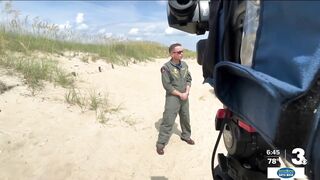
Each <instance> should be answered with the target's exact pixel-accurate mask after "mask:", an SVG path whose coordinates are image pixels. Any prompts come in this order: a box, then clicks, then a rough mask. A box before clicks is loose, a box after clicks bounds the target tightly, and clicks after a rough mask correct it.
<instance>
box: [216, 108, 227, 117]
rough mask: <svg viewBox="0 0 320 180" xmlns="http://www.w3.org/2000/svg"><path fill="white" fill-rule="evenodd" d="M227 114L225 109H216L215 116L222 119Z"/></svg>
mask: <svg viewBox="0 0 320 180" xmlns="http://www.w3.org/2000/svg"><path fill="white" fill-rule="evenodd" d="M226 115H227V112H226V110H225V109H218V111H217V114H216V118H218V119H224V118H225V117H226Z"/></svg>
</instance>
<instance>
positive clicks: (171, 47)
mask: <svg viewBox="0 0 320 180" xmlns="http://www.w3.org/2000/svg"><path fill="white" fill-rule="evenodd" d="M177 46H182V45H181V44H180V43H174V44H171V45H170V46H169V53H171V52H172V50H173V49H174V48H175V47H177Z"/></svg>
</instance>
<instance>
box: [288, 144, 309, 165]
mask: <svg viewBox="0 0 320 180" xmlns="http://www.w3.org/2000/svg"><path fill="white" fill-rule="evenodd" d="M292 154H296V155H297V158H292V159H291V161H292V163H293V164H295V165H306V164H307V159H306V158H305V157H304V154H305V153H304V150H303V149H301V148H294V149H293V150H292Z"/></svg>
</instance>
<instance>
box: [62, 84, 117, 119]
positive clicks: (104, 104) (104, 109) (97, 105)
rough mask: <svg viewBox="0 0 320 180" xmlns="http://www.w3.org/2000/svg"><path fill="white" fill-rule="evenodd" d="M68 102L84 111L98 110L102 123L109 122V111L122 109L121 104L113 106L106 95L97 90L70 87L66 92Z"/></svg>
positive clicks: (97, 113)
mask: <svg viewBox="0 0 320 180" xmlns="http://www.w3.org/2000/svg"><path fill="white" fill-rule="evenodd" d="M65 100H66V102H67V103H68V104H71V105H77V106H79V107H80V108H81V110H82V111H85V110H87V109H88V110H92V111H95V112H96V118H97V120H98V121H99V122H100V123H106V122H108V120H109V119H108V117H107V115H106V114H107V113H117V112H119V111H121V110H122V108H121V105H118V106H116V107H113V106H112V105H111V104H110V102H109V100H108V98H107V96H106V95H103V96H102V95H100V94H99V93H98V94H97V93H96V92H95V91H91V92H89V93H85V92H83V91H80V90H79V89H75V88H70V89H69V91H68V92H67V93H66V94H65Z"/></svg>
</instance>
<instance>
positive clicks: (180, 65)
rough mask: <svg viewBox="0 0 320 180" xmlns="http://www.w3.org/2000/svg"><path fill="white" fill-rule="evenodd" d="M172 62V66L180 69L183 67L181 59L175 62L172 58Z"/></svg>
mask: <svg viewBox="0 0 320 180" xmlns="http://www.w3.org/2000/svg"><path fill="white" fill-rule="evenodd" d="M170 64H171V65H172V66H174V67H176V68H178V69H179V70H180V69H181V68H182V63H181V61H179V64H175V63H174V62H173V60H172V59H170Z"/></svg>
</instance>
